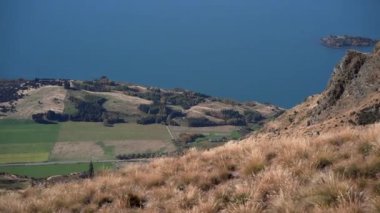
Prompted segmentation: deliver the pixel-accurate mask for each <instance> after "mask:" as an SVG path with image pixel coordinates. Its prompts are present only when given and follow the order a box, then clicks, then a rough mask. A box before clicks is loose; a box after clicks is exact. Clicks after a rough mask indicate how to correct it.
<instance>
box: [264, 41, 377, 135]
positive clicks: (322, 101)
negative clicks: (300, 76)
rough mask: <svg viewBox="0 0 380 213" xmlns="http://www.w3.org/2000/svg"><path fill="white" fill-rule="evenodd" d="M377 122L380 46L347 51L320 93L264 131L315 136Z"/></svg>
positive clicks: (270, 124) (282, 116)
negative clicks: (332, 130)
mask: <svg viewBox="0 0 380 213" xmlns="http://www.w3.org/2000/svg"><path fill="white" fill-rule="evenodd" d="M378 121H380V43H379V44H378V45H377V47H376V48H375V50H374V52H373V53H372V54H366V53H361V52H356V51H349V52H348V53H347V54H346V56H345V57H344V58H343V60H342V61H341V62H340V63H339V64H338V65H337V66H336V67H335V69H334V73H333V75H332V78H331V80H330V82H329V84H328V86H327V88H326V89H325V91H323V92H322V93H321V94H318V95H314V96H310V97H308V98H307V99H306V100H305V102H303V103H301V104H300V105H298V106H296V107H294V108H292V109H290V110H288V111H287V112H286V113H284V114H282V115H281V116H280V117H279V118H278V119H276V120H275V121H274V122H271V123H269V124H268V125H266V127H265V128H264V129H263V132H271V133H275V134H276V135H279V134H281V135H284V134H287V135H294V134H295V133H299V134H305V133H307V134H309V135H313V134H314V135H317V134H320V133H321V132H323V131H327V130H329V129H331V128H335V129H339V128H341V127H346V126H356V125H367V124H371V123H375V122H378Z"/></svg>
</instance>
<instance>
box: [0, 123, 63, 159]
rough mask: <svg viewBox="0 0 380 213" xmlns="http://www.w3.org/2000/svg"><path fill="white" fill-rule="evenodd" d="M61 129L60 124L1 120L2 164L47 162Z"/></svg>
mask: <svg viewBox="0 0 380 213" xmlns="http://www.w3.org/2000/svg"><path fill="white" fill-rule="evenodd" d="M59 129H60V124H52V125H46V124H37V123H35V122H33V121H29V120H0V163H12V162H40V161H47V160H48V159H49V153H50V150H51V149H52V147H53V146H54V143H55V141H56V140H57V137H58V132H59Z"/></svg>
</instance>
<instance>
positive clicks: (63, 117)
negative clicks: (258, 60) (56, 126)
mask: <svg viewBox="0 0 380 213" xmlns="http://www.w3.org/2000/svg"><path fill="white" fill-rule="evenodd" d="M46 119H48V120H52V121H59V122H65V121H68V120H69V115H67V114H62V113H57V112H54V111H51V110H49V111H47V113H46Z"/></svg>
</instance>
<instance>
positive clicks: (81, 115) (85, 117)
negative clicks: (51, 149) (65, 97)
mask: <svg viewBox="0 0 380 213" xmlns="http://www.w3.org/2000/svg"><path fill="white" fill-rule="evenodd" d="M69 99H70V101H72V102H73V103H74V104H75V107H76V109H77V110H78V112H77V113H76V114H74V115H71V116H70V119H71V120H73V121H93V122H101V121H103V117H102V115H103V113H104V112H105V111H106V110H105V109H104V108H103V103H104V102H106V101H107V99H105V98H100V97H96V96H91V97H86V101H83V100H80V99H77V98H74V97H70V98H69Z"/></svg>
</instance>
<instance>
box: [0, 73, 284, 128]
mask: <svg viewBox="0 0 380 213" xmlns="http://www.w3.org/2000/svg"><path fill="white" fill-rule="evenodd" d="M282 112H283V109H281V108H280V107H277V106H274V105H271V104H262V103H258V102H254V101H252V102H246V103H239V102H236V101H231V100H227V99H221V98H215V97H211V96H208V95H205V94H201V93H197V92H193V91H189V90H184V89H171V90H168V89H160V88H155V87H145V86H140V85H136V84H130V83H122V82H115V81H112V80H110V79H108V78H107V77H105V76H103V77H101V78H99V79H96V80H91V81H79V80H70V79H34V80H23V79H18V80H2V81H1V84H0V113H1V114H0V115H1V117H2V118H12V119H32V118H33V120H35V121H36V122H40V123H54V122H64V121H67V120H71V121H93V122H103V123H104V124H105V125H109V126H112V125H113V124H114V123H124V122H137V123H139V124H152V123H163V124H166V125H175V126H193V127H204V126H218V125H234V126H247V127H249V128H256V127H254V126H258V125H262V123H264V122H265V121H266V120H267V119H271V118H274V117H276V116H278V115H279V114H281V113H282Z"/></svg>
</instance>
